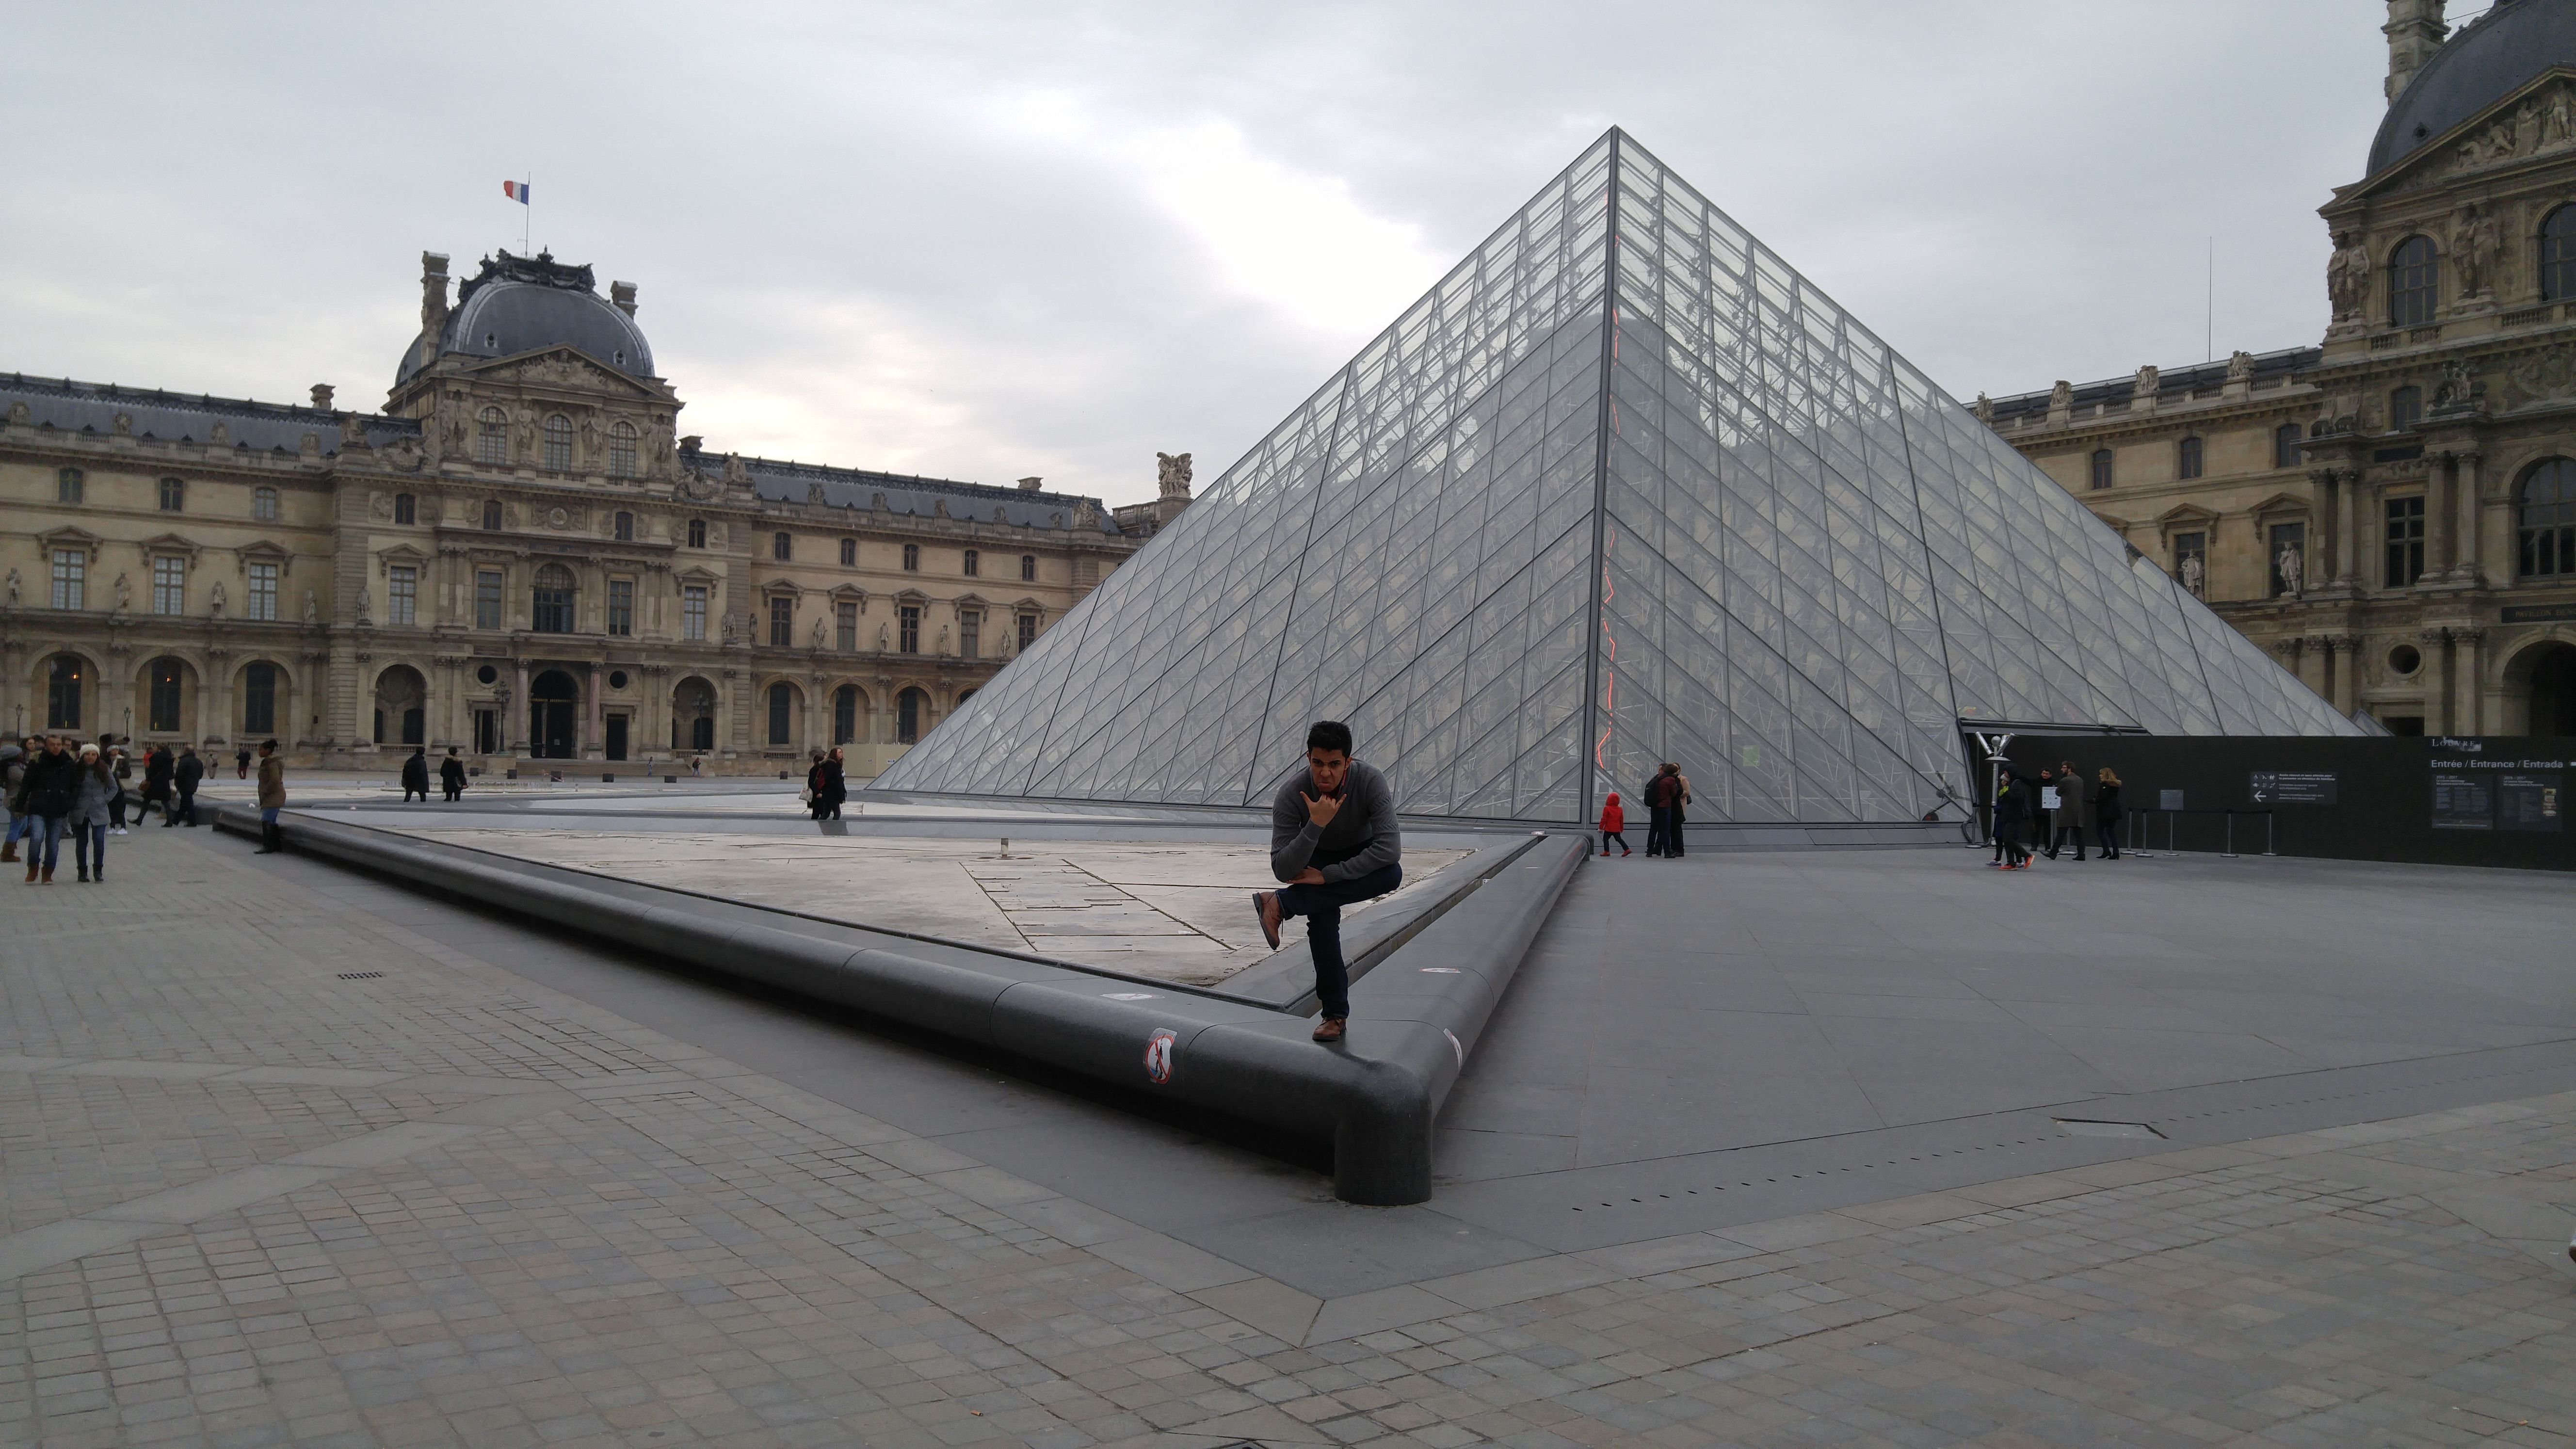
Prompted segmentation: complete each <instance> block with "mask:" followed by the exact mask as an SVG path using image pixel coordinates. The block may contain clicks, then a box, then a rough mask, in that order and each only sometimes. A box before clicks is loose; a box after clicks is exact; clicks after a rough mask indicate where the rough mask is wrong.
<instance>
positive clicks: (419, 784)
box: [402, 745, 429, 805]
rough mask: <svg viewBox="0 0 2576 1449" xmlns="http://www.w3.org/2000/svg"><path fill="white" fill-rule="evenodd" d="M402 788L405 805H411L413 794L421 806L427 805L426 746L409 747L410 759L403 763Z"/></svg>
mask: <svg viewBox="0 0 2576 1449" xmlns="http://www.w3.org/2000/svg"><path fill="white" fill-rule="evenodd" d="M402 787H403V803H404V804H405V805H408V804H410V803H411V797H412V796H413V795H415V794H417V795H419V796H420V803H422V804H423V805H426V804H428V803H429V749H428V747H427V746H425V745H414V746H412V747H411V758H410V759H407V760H405V761H403V768H402Z"/></svg>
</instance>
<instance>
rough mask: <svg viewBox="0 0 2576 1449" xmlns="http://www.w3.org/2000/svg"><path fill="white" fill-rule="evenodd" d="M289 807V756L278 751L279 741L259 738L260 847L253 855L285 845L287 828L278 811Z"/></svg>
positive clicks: (273, 853) (271, 853) (265, 853)
mask: <svg viewBox="0 0 2576 1449" xmlns="http://www.w3.org/2000/svg"><path fill="white" fill-rule="evenodd" d="M285 808H286V759H285V757H284V756H282V755H280V754H278V752H277V741H275V740H262V741H260V742H259V849H257V850H254V851H252V852H251V854H253V855H275V854H277V853H278V852H279V851H282V850H284V849H286V832H285V831H284V830H281V829H279V828H278V824H277V812H278V811H280V810H283V809H285Z"/></svg>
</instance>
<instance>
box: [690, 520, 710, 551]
mask: <svg viewBox="0 0 2576 1449" xmlns="http://www.w3.org/2000/svg"><path fill="white" fill-rule="evenodd" d="M706 546H707V521H706V520H705V519H703V518H692V519H690V520H689V547H691V548H705V547H706Z"/></svg>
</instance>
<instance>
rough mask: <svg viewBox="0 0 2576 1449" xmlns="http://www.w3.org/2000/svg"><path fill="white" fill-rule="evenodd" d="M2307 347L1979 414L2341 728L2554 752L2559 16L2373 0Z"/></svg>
mask: <svg viewBox="0 0 2576 1449" xmlns="http://www.w3.org/2000/svg"><path fill="white" fill-rule="evenodd" d="M2383 29H2384V30H2385V32H2386V34H2387V36H2388V45H2389V74H2388V80H2387V93H2388V98H2389V108H2388V112H2387V116H2386V119H2385V120H2384V121H2382V123H2381V124H2380V127H2379V133H2378V135H2377V136H2376V137H2375V138H2373V140H2372V142H2371V146H2370V154H2369V160H2368V163H2367V165H2366V167H2365V168H2364V173H2363V176H2362V178H2361V179H2360V180H2359V181H2356V182H2354V183H2352V184H2351V185H2349V186H2344V187H2341V188H2339V189H2337V190H2336V191H2335V193H2334V199H2333V200H2331V201H2329V202H2328V203H2327V204H2326V205H2325V206H2324V208H2323V209H2322V215H2323V216H2324V218H2325V229H2326V232H2327V235H2328V237H2329V238H2330V239H2331V250H2332V256H2331V259H2330V260H2329V261H2328V262H2327V264H2326V275H2325V284H2326V290H2327V293H2328V295H2329V297H2330V298H2331V300H2332V306H2333V314H2332V315H2333V320H2332V323H2331V325H2330V326H2328V328H2327V329H2326V333H2325V336H2324V338H2323V339H2322V341H2321V344H2320V345H2319V346H2315V347H2295V348H2288V349H2283V350H2280V351H2274V352H2266V353H2260V354H2247V353H2243V352H2239V353H2237V354H2235V355H2234V356H2233V357H2232V358H2230V359H2229V360H2228V361H2226V362H2223V363H2212V364H2205V365H2193V366H2187V367H2170V368H2158V367H2142V368H2140V369H2138V372H2137V374H2136V376H2134V377H2121V378H2113V379H2110V380H2107V381H2102V382H2094V383H2087V384H2083V385H2080V386H2078V385H2072V384H2069V383H2065V382H2060V383H2058V384H2057V386H2056V387H2055V388H2054V389H2053V390H2051V391H2048V392H2036V393H2028V394H2025V395H2022V396H2019V397H2007V398H1995V399H1987V398H1982V397H1981V398H1979V399H1978V402H1977V408H1978V414H1979V416H1980V417H1983V418H1985V419H1986V421H1987V422H1988V423H1989V424H1991V425H1992V426H1993V427H1994V428H1996V429H1997V430H1998V431H1999V432H2000V433H2001V434H2002V435H2003V436H2004V437H2005V438H2007V439H2009V440H2010V441H2011V442H2012V443H2013V445H2014V446H2015V447H2017V448H2019V449H2020V450H2021V451H2022V452H2023V453H2024V454H2026V455H2028V456H2029V457H2030V458H2031V459H2032V460H2033V461H2034V462H2036V463H2038V464H2039V465H2040V466H2041V467H2042V468H2044V469H2046V470H2047V471H2048V473H2049V474H2050V476H2052V477H2054V478H2055V479H2057V481H2058V482H2059V483H2061V484H2062V485H2064V486H2065V487H2066V488H2067V489H2068V490H2069V491H2070V492H2072V493H2074V494H2075V496H2076V497H2078V498H2079V499H2082V500H2083V501H2084V502H2085V503H2086V504H2088V505H2089V506H2090V507H2091V508H2092V509H2093V511H2094V512H2095V513H2096V514H2098V515H2100V517H2101V518H2102V519H2103V520H2104V521H2105V522H2107V523H2109V524H2110V525H2111V526H2112V527H2114V528H2116V529H2118V530H2120V532H2122V533H2123V534H2125V535H2127V537H2128V540H2129V543H2130V546H2131V547H2133V548H2135V549H2137V550H2138V551H2139V552H2140V553H2142V554H2144V555H2145V556H2147V557H2149V558H2151V559H2154V560H2155V561H2156V562H2158V563H2159V564H2161V565H2163V566H2164V567H2165V568H2166V569H2168V570H2170V571H2171V572H2172V573H2173V574H2174V575H2175V577H2177V578H2179V579H2181V580H2182V581H2183V583H2184V584H2185V586H2186V587H2189V588H2190V589H2192V590H2193V592H2195V593H2198V594H2200V595H2201V596H2202V597H2203V598H2205V599H2207V600H2208V602H2209V603H2210V605H2211V606H2212V607H2213V608H2214V609H2216V610H2217V612H2218V613H2219V614H2220V615H2221V616H2223V617H2225V618H2226V619H2227V620H2228V621H2229V622H2231V623H2233V624H2234V625H2235V626H2236V627H2237V628H2239V629H2241V630H2243V631H2244V632H2245V633H2246V634H2247V635H2248V636H2250V637H2251V638H2253V639H2254V640H2255V641H2256V642H2258V643H2260V644H2262V645H2263V646H2265V647H2266V648H2268V649H2270V650H2272V651H2273V653H2274V654H2275V655H2276V656H2278V657H2279V658H2280V659H2281V660H2282V661H2283V662H2284V663H2285V664H2287V665H2289V666H2290V667H2291V668H2292V669H2294V670H2295V671H2297V673H2298V675H2299V677H2300V678H2302V679H2304V680H2306V681H2307V683H2308V684H2309V685H2310V687H2312V688H2314V689H2315V690H2316V691H2317V692H2318V693H2319V694H2321V695H2324V696H2325V697H2326V698H2327V699H2329V700H2331V701H2332V702H2333V703H2334V705H2335V707H2336V708H2338V709H2340V710H2342V711H2344V712H2345V713H2347V714H2355V715H2362V716H2368V717H2372V718H2376V719H2377V720H2378V721H2379V722H2380V723H2381V724H2383V725H2385V726H2386V727H2387V728H2388V729H2390V730H2392V731H2394V732H2397V733H2404V734H2413V733H2427V732H2429V733H2434V734H2451V735H2461V734H2480V733H2485V734H2524V733H2530V734H2557V735H2576V0H2497V3H2496V4H2495V6H2494V8H2493V9H2491V10H2489V11H2487V12H2486V13H2485V14H2484V15H2483V16H2481V17H2479V18H2477V19H2474V20H2472V21H2471V22H2470V23H2468V24H2467V25H2465V26H2463V27H2461V28H2460V30H2459V31H2458V32H2457V33H2456V34H2446V28H2445V23H2444V18H2443V0H2389V4H2388V22H2387V24H2386V25H2385V26H2384V27H2383Z"/></svg>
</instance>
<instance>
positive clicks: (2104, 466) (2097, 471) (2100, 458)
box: [2093, 448, 2111, 488]
mask: <svg viewBox="0 0 2576 1449" xmlns="http://www.w3.org/2000/svg"><path fill="white" fill-rule="evenodd" d="M2093 486H2094V487H2096V488H2108V487H2110V486H2111V450H2110V449H2108V448H2096V449H2095V450H2094V451H2093Z"/></svg>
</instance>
